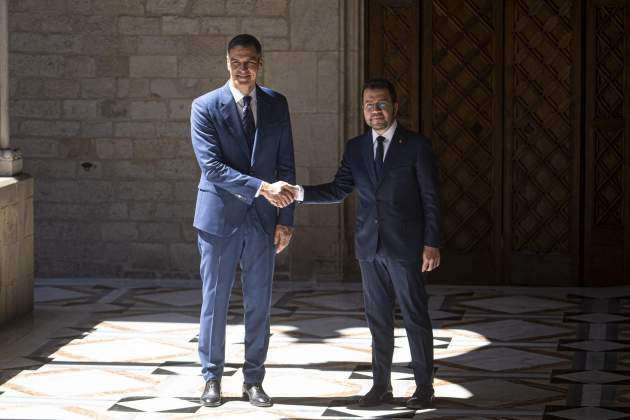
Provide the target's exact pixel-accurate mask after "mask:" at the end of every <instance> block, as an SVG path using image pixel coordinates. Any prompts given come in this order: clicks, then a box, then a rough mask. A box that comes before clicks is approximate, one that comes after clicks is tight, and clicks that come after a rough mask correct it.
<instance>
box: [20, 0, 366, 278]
mask: <svg viewBox="0 0 630 420" xmlns="http://www.w3.org/2000/svg"><path fill="white" fill-rule="evenodd" d="M343 7H344V6H343V2H341V1H340V0H55V1H42V2H38V1H26V0H15V1H13V0H11V1H10V2H9V30H10V37H9V40H10V60H9V63H10V77H11V100H10V114H11V141H12V145H13V147H19V148H20V149H22V151H23V155H24V171H25V172H28V173H31V174H32V175H33V176H34V177H36V178H37V180H38V182H37V188H36V189H35V196H34V198H35V207H34V211H35V231H36V232H38V231H41V232H42V235H41V236H38V240H37V242H36V244H35V255H36V275H37V276H41V277H57V276H64V277H65V276H90V277H107V276H114V277H118V276H126V277H158V278H160V277H161V278H167V277H168V278H192V277H197V276H198V257H197V250H196V240H195V235H194V230H193V229H192V227H191V224H192V217H193V213H194V207H195V193H196V183H197V180H198V177H199V169H198V165H197V162H196V160H195V158H194V155H193V153H192V148H191V144H190V126H189V113H190V103H191V101H192V99H193V98H195V97H197V96H200V95H202V94H203V93H205V92H207V91H209V90H212V89H214V88H217V87H219V86H221V85H222V84H223V83H225V81H226V80H227V69H226V61H225V46H226V44H227V42H228V40H229V39H230V38H231V37H232V36H234V35H236V34H237V33H240V32H248V33H252V34H254V35H256V36H257V37H258V38H259V39H260V40H261V42H262V44H263V49H264V54H265V62H264V65H263V69H262V73H261V82H262V84H264V85H267V86H269V87H271V88H273V89H275V90H277V91H280V92H282V93H284V94H285V95H286V96H287V98H288V101H289V106H290V108H291V112H292V119H293V126H294V130H293V134H294V139H295V149H296V164H297V169H298V177H299V181H301V182H302V183H309V182H312V181H315V180H320V179H329V178H330V177H332V175H333V174H334V172H335V169H336V167H337V164H338V162H339V160H340V153H341V152H340V151H341V150H342V147H343V146H342V145H343V140H344V139H343V138H342V136H341V135H340V132H341V131H342V127H343V124H344V116H343V115H342V114H341V113H340V104H341V103H342V95H343V92H344V88H343V85H342V82H343V81H342V73H343V71H342V70H343V69H342V68H341V67H340V62H342V61H343V60H342V55H341V54H342V51H343V48H344V46H343V43H342V40H341V39H340V35H339V34H340V33H341V32H342V31H343V26H342V25H343V23H344V21H343V20H342V18H341V14H342V9H343ZM357 83H359V81H357ZM357 100H358V98H357ZM321 214H328V215H330V218H328V217H326V218H322V217H320V215H321ZM341 214H343V213H342V208H341V207H339V206H337V207H334V206H333V207H330V208H327V209H326V211H325V212H324V213H322V212H313V211H312V210H310V209H308V208H299V209H298V210H297V221H298V226H297V228H296V238H295V243H294V244H293V246H291V247H289V250H288V251H285V252H286V255H282V256H281V257H280V258H279V259H278V263H277V272H278V273H279V277H281V278H295V279H301V280H310V279H320V278H323V277H326V278H332V277H335V276H337V277H338V276H340V275H341V272H340V267H341V266H342V264H341V258H342V243H341V238H343V235H342V233H341V229H342V220H341V218H340V215H341ZM298 265H299V267H298Z"/></svg>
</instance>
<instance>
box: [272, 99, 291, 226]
mask: <svg viewBox="0 0 630 420" xmlns="http://www.w3.org/2000/svg"><path fill="white" fill-rule="evenodd" d="M282 99H283V104H282V105H283V108H284V114H285V115H286V116H287V124H285V127H284V128H283V130H282V137H281V138H280V145H279V147H278V160H277V162H278V163H277V170H276V173H277V177H278V180H279V181H285V182H288V183H289V184H291V185H295V157H294V153H293V134H292V131H291V117H290V115H289V105H288V104H287V100H286V99H285V98H282ZM294 212H295V203H293V204H291V205H289V206H287V207H284V208H281V209H280V210H279V211H278V221H277V224H279V225H284V226H293V213H294Z"/></svg>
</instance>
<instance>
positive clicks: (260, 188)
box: [254, 182, 263, 198]
mask: <svg viewBox="0 0 630 420" xmlns="http://www.w3.org/2000/svg"><path fill="white" fill-rule="evenodd" d="M262 186H263V183H262V182H261V183H260V185H259V186H258V190H257V191H256V194H255V195H254V198H258V196H259V195H260V190H262Z"/></svg>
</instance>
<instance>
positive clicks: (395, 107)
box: [394, 102, 398, 117]
mask: <svg viewBox="0 0 630 420" xmlns="http://www.w3.org/2000/svg"><path fill="white" fill-rule="evenodd" d="M397 116H398V102H394V117H397Z"/></svg>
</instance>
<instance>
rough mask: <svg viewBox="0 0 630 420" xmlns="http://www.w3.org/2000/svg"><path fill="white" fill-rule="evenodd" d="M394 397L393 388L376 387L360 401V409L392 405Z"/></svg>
mask: <svg viewBox="0 0 630 420" xmlns="http://www.w3.org/2000/svg"><path fill="white" fill-rule="evenodd" d="M393 401H394V395H393V394H392V389H391V387H388V386H382V385H374V386H373V387H372V389H370V390H369V391H368V393H367V394H365V395H364V396H362V397H361V398H360V399H359V407H374V406H375V405H380V404H385V403H392V402H393Z"/></svg>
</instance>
